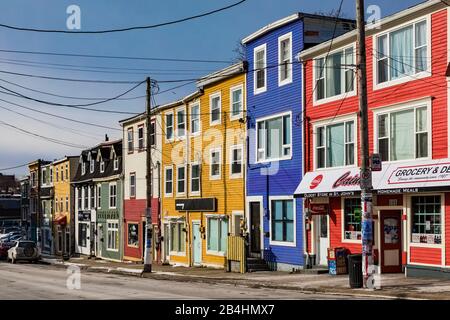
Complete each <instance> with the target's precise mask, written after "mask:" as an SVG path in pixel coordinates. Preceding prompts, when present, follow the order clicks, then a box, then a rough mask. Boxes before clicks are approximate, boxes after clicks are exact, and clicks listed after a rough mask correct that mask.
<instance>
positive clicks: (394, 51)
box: [376, 20, 428, 84]
mask: <svg viewBox="0 0 450 320" xmlns="http://www.w3.org/2000/svg"><path fill="white" fill-rule="evenodd" d="M427 38H428V37H427V21H426V20H422V21H419V22H416V23H413V24H411V25H409V26H406V27H403V28H401V29H398V30H395V31H392V32H389V33H386V34H383V35H380V36H378V37H377V40H376V61H377V72H376V75H377V84H380V83H385V82H388V81H391V80H395V79H399V78H403V77H405V76H408V75H414V74H417V73H420V72H422V71H426V70H427V69H428V66H427V51H428V39H427Z"/></svg>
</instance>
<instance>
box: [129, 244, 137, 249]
mask: <svg viewBox="0 0 450 320" xmlns="http://www.w3.org/2000/svg"><path fill="white" fill-rule="evenodd" d="M127 247H128V248H134V249H139V245H137V246H134V245H130V244H127Z"/></svg>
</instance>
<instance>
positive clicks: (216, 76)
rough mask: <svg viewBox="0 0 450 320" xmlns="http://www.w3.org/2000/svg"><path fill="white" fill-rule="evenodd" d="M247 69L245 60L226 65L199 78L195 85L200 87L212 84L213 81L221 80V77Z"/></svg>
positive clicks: (230, 75)
mask: <svg viewBox="0 0 450 320" xmlns="http://www.w3.org/2000/svg"><path fill="white" fill-rule="evenodd" d="M246 69H247V63H246V62H243V61H241V62H238V63H235V64H233V65H231V66H228V67H226V68H223V69H222V70H219V71H215V72H213V73H211V74H209V75H207V76H205V77H203V78H201V79H200V80H198V81H197V87H199V88H201V87H204V86H206V85H209V84H213V83H215V82H218V81H221V80H223V79H226V78H229V77H232V76H235V75H237V74H240V73H243V72H245V70H246Z"/></svg>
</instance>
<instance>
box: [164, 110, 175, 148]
mask: <svg viewBox="0 0 450 320" xmlns="http://www.w3.org/2000/svg"><path fill="white" fill-rule="evenodd" d="M169 115H171V116H172V127H171V128H172V138H167V128H168V126H167V116H169ZM174 140H175V116H174V113H173V111H168V112H166V113H164V141H165V143H169V142H173V141H174Z"/></svg>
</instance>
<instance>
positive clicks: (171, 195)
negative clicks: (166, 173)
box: [164, 193, 173, 198]
mask: <svg viewBox="0 0 450 320" xmlns="http://www.w3.org/2000/svg"><path fill="white" fill-rule="evenodd" d="M172 197H173V194H172V193H165V194H164V198H172Z"/></svg>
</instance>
